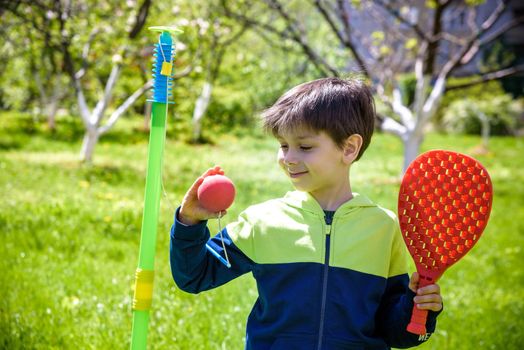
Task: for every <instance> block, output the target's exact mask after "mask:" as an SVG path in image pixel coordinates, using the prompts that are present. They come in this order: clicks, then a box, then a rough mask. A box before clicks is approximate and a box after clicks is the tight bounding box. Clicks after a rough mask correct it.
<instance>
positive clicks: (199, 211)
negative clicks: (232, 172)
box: [178, 166, 226, 225]
mask: <svg viewBox="0 0 524 350" xmlns="http://www.w3.org/2000/svg"><path fill="white" fill-rule="evenodd" d="M211 175H224V171H223V170H222V168H220V167H219V166H215V167H214V168H210V169H208V170H207V171H206V172H205V173H203V174H202V175H201V176H200V177H199V178H198V179H196V181H195V182H194V183H193V185H192V186H191V187H190V188H189V190H188V191H187V193H186V195H185V196H184V199H183V200H182V206H181V207H180V211H179V212H178V221H180V222H181V223H183V224H185V225H195V224H197V223H199V222H200V221H203V220H207V219H210V218H216V217H218V216H219V215H220V216H224V215H225V214H226V211H225V210H223V211H222V212H220V213H213V212H210V211H209V210H207V209H205V208H204V207H202V206H201V205H200V202H199V201H198V188H199V187H200V185H201V184H202V182H203V181H204V178H205V177H207V176H211Z"/></svg>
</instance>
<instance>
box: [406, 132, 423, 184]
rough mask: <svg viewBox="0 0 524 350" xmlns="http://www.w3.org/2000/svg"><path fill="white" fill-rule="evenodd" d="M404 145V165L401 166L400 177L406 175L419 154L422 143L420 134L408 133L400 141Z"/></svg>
mask: <svg viewBox="0 0 524 350" xmlns="http://www.w3.org/2000/svg"><path fill="white" fill-rule="evenodd" d="M402 141H403V143H404V165H403V166H402V175H404V174H405V173H406V170H407V169H408V166H409V165H410V164H411V162H412V161H414V160H415V158H417V156H418V155H419V152H420V145H421V144H422V141H424V136H423V134H422V133H408V134H406V135H405V137H404V138H403V139H402Z"/></svg>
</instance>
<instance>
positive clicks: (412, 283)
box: [409, 272, 419, 293]
mask: <svg viewBox="0 0 524 350" xmlns="http://www.w3.org/2000/svg"><path fill="white" fill-rule="evenodd" d="M418 281H419V275H418V272H413V274H412V275H411V278H410V279H409V289H411V290H412V291H413V292H414V293H416V292H417V287H418Z"/></svg>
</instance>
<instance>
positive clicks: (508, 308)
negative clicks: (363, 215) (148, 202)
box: [0, 113, 524, 350]
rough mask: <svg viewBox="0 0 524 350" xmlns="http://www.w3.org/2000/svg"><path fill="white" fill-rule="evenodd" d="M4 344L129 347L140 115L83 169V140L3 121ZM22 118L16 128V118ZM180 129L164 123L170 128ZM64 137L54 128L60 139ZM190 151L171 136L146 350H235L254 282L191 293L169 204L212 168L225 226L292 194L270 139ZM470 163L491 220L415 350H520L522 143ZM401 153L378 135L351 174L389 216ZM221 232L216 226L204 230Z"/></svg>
mask: <svg viewBox="0 0 524 350" xmlns="http://www.w3.org/2000/svg"><path fill="white" fill-rule="evenodd" d="M0 118H1V123H0V140H5V139H11V140H13V142H18V141H17V140H22V141H21V142H18V145H17V147H11V148H9V147H8V148H0V191H1V193H2V194H3V200H2V201H0V239H1V242H2V244H0V255H1V256H2V259H1V260H0V269H1V270H2V273H1V274H0V285H1V286H2V287H3V293H2V298H1V299H0V329H1V330H2V331H1V332H0V348H3V349H111V348H114V349H122V348H128V347H129V338H130V334H131V299H132V294H133V291H132V288H133V281H134V280H133V278H134V271H135V269H136V266H137V261H138V248H139V247H138V246H139V239H140V237H139V235H140V227H141V219H142V205H143V193H144V181H145V171H146V151H147V135H146V134H139V135H137V136H135V137H134V138H133V137H132V136H133V133H134V130H136V129H139V128H140V127H141V123H142V121H141V120H140V119H139V118H136V119H126V120H125V122H124V123H122V124H119V125H117V126H116V127H115V129H113V130H112V132H111V133H112V134H114V136H112V138H106V139H102V140H101V142H100V145H99V154H98V157H97V158H96V159H95V161H94V164H93V166H91V167H87V166H83V165H81V164H79V163H78V161H77V150H78V147H79V141H76V142H70V141H67V142H65V141H60V140H58V141H56V140H54V139H53V138H52V137H50V136H49V134H48V132H47V131H46V130H45V128H44V126H43V124H42V122H41V121H40V122H39V121H31V119H30V117H28V116H26V115H22V116H18V115H14V114H5V113H4V114H2V115H0ZM20 119H22V120H20ZM174 127H175V124H174V123H172V122H171V121H170V122H169V124H168V129H170V130H169V131H170V132H172V130H173V128H174ZM58 132H60V131H58ZM126 140H127V141H126ZM216 141H217V142H216V145H215V146H211V145H198V146H189V145H187V144H186V143H184V142H180V141H177V140H174V139H173V138H171V137H168V139H167V143H166V152H165V160H164V175H163V183H164V187H165V190H166V192H167V197H163V198H162V203H161V211H160V220H159V225H158V242H157V255H156V264H155V270H156V278H155V288H154V301H153V309H152V312H151V322H150V328H149V338H148V343H149V348H150V349H166V348H170V349H241V348H242V347H243V337H244V334H245V333H244V332H245V321H246V318H247V315H248V313H249V311H250V309H251V306H252V303H253V302H254V300H255V298H256V286H255V283H254V282H253V280H252V278H251V276H245V277H242V278H240V279H238V280H235V281H233V282H231V283H229V284H227V285H226V286H223V287H221V288H219V289H216V290H214V291H210V292H206V293H201V294H199V295H188V294H186V293H184V292H181V291H180V290H179V289H178V288H176V286H175V285H174V283H173V281H172V279H171V276H170V271H169V265H168V242H169V228H170V225H171V220H172V214H173V210H174V207H175V206H176V205H178V203H180V201H181V199H182V196H183V194H184V192H185V190H186V189H187V188H188V186H189V185H190V184H191V183H192V182H193V181H194V179H195V177H197V176H198V175H199V174H200V173H201V172H202V171H204V170H205V169H207V168H208V167H210V166H212V165H214V164H216V163H218V164H220V165H222V166H223V167H224V168H225V169H226V171H227V173H228V175H229V176H230V177H231V178H232V179H233V181H234V182H235V184H236V186H237V190H238V192H237V193H238V194H237V198H236V202H235V203H234V205H233V207H232V208H231V209H230V210H229V214H228V215H227V217H226V218H225V219H224V221H223V224H226V223H227V222H230V221H231V220H234V218H235V217H236V216H237V215H238V214H239V213H240V211H241V210H243V209H244V208H246V207H247V206H248V205H250V204H253V203H257V202H260V201H264V200H267V199H269V198H273V197H276V196H281V195H282V194H283V193H284V192H285V191H286V190H288V189H290V188H291V186H290V184H289V181H288V180H287V179H286V178H285V176H284V174H283V173H282V172H281V171H280V170H279V168H278V166H277V164H276V162H275V152H276V150H277V148H278V145H277V143H276V142H275V141H274V140H272V139H271V138H253V137H245V138H235V137H231V136H227V135H222V136H221V137H217V140H216ZM478 143H479V138H478V137H470V136H460V137H459V136H452V135H436V134H431V135H428V137H427V138H426V142H425V143H424V145H423V146H424V147H423V148H424V149H423V151H424V150H427V149H433V148H448V149H453V150H456V151H460V152H467V153H471V152H472V150H473V149H474V148H475V146H476V145H478ZM490 149H491V153H489V154H485V155H482V156H478V158H479V160H480V161H481V162H482V163H483V164H484V165H485V166H486V167H487V169H488V170H489V171H490V174H491V177H492V179H493V181H494V188H495V199H494V206H493V211H492V214H491V219H490V223H489V225H488V227H487V229H486V231H485V233H484V236H483V237H482V239H481V240H480V241H479V243H478V244H477V245H476V246H475V248H474V249H473V250H472V251H471V252H470V253H469V254H468V255H467V256H466V257H465V258H464V259H463V260H462V261H460V262H459V263H458V264H457V266H453V267H452V268H451V269H450V270H449V271H448V272H446V274H445V275H444V277H443V278H442V280H441V281H440V285H441V288H442V293H443V297H444V312H443V313H442V315H441V316H440V317H439V321H438V322H439V323H438V327H437V332H436V333H435V334H434V335H433V336H432V338H431V339H430V340H429V341H428V342H427V343H426V344H424V345H422V346H420V347H419V349H435V350H436V349H438V350H457V349H506V350H517V349H520V348H521V346H522V342H523V337H522V331H521V330H522V329H523V328H524V320H523V318H522V314H523V313H524V269H523V268H522V261H523V259H524V250H523V249H522V247H524V224H523V223H524V217H523V214H522V210H521V209H522V207H523V206H524V187H523V186H520V185H519V184H521V183H523V182H524V172H523V171H522V168H523V167H524V163H523V158H522V153H523V152H524V140H522V139H519V138H498V137H494V138H492V140H491V143H490ZM401 162H402V145H401V143H400V141H399V140H398V139H396V138H394V137H392V136H389V135H381V134H377V135H375V137H374V139H373V142H372V144H371V146H370V148H369V149H368V150H367V151H366V154H365V155H364V157H363V158H362V159H361V160H360V161H359V162H358V163H356V164H355V165H354V166H353V168H352V174H351V176H352V187H353V190H355V191H357V192H361V193H364V194H366V195H368V196H369V197H371V198H373V199H374V200H375V201H377V202H378V203H380V204H381V205H383V206H385V207H387V208H391V209H395V206H396V200H397V193H398V185H399V182H398V171H399V169H400V165H401ZM210 225H211V230H212V231H216V230H217V228H218V226H217V223H216V222H215V221H210Z"/></svg>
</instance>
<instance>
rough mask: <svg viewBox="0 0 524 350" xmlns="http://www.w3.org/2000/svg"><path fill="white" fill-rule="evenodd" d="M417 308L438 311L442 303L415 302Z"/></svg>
mask: <svg viewBox="0 0 524 350" xmlns="http://www.w3.org/2000/svg"><path fill="white" fill-rule="evenodd" d="M417 308H418V309H420V310H431V311H435V312H438V311H440V310H442V303H425V304H417Z"/></svg>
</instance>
